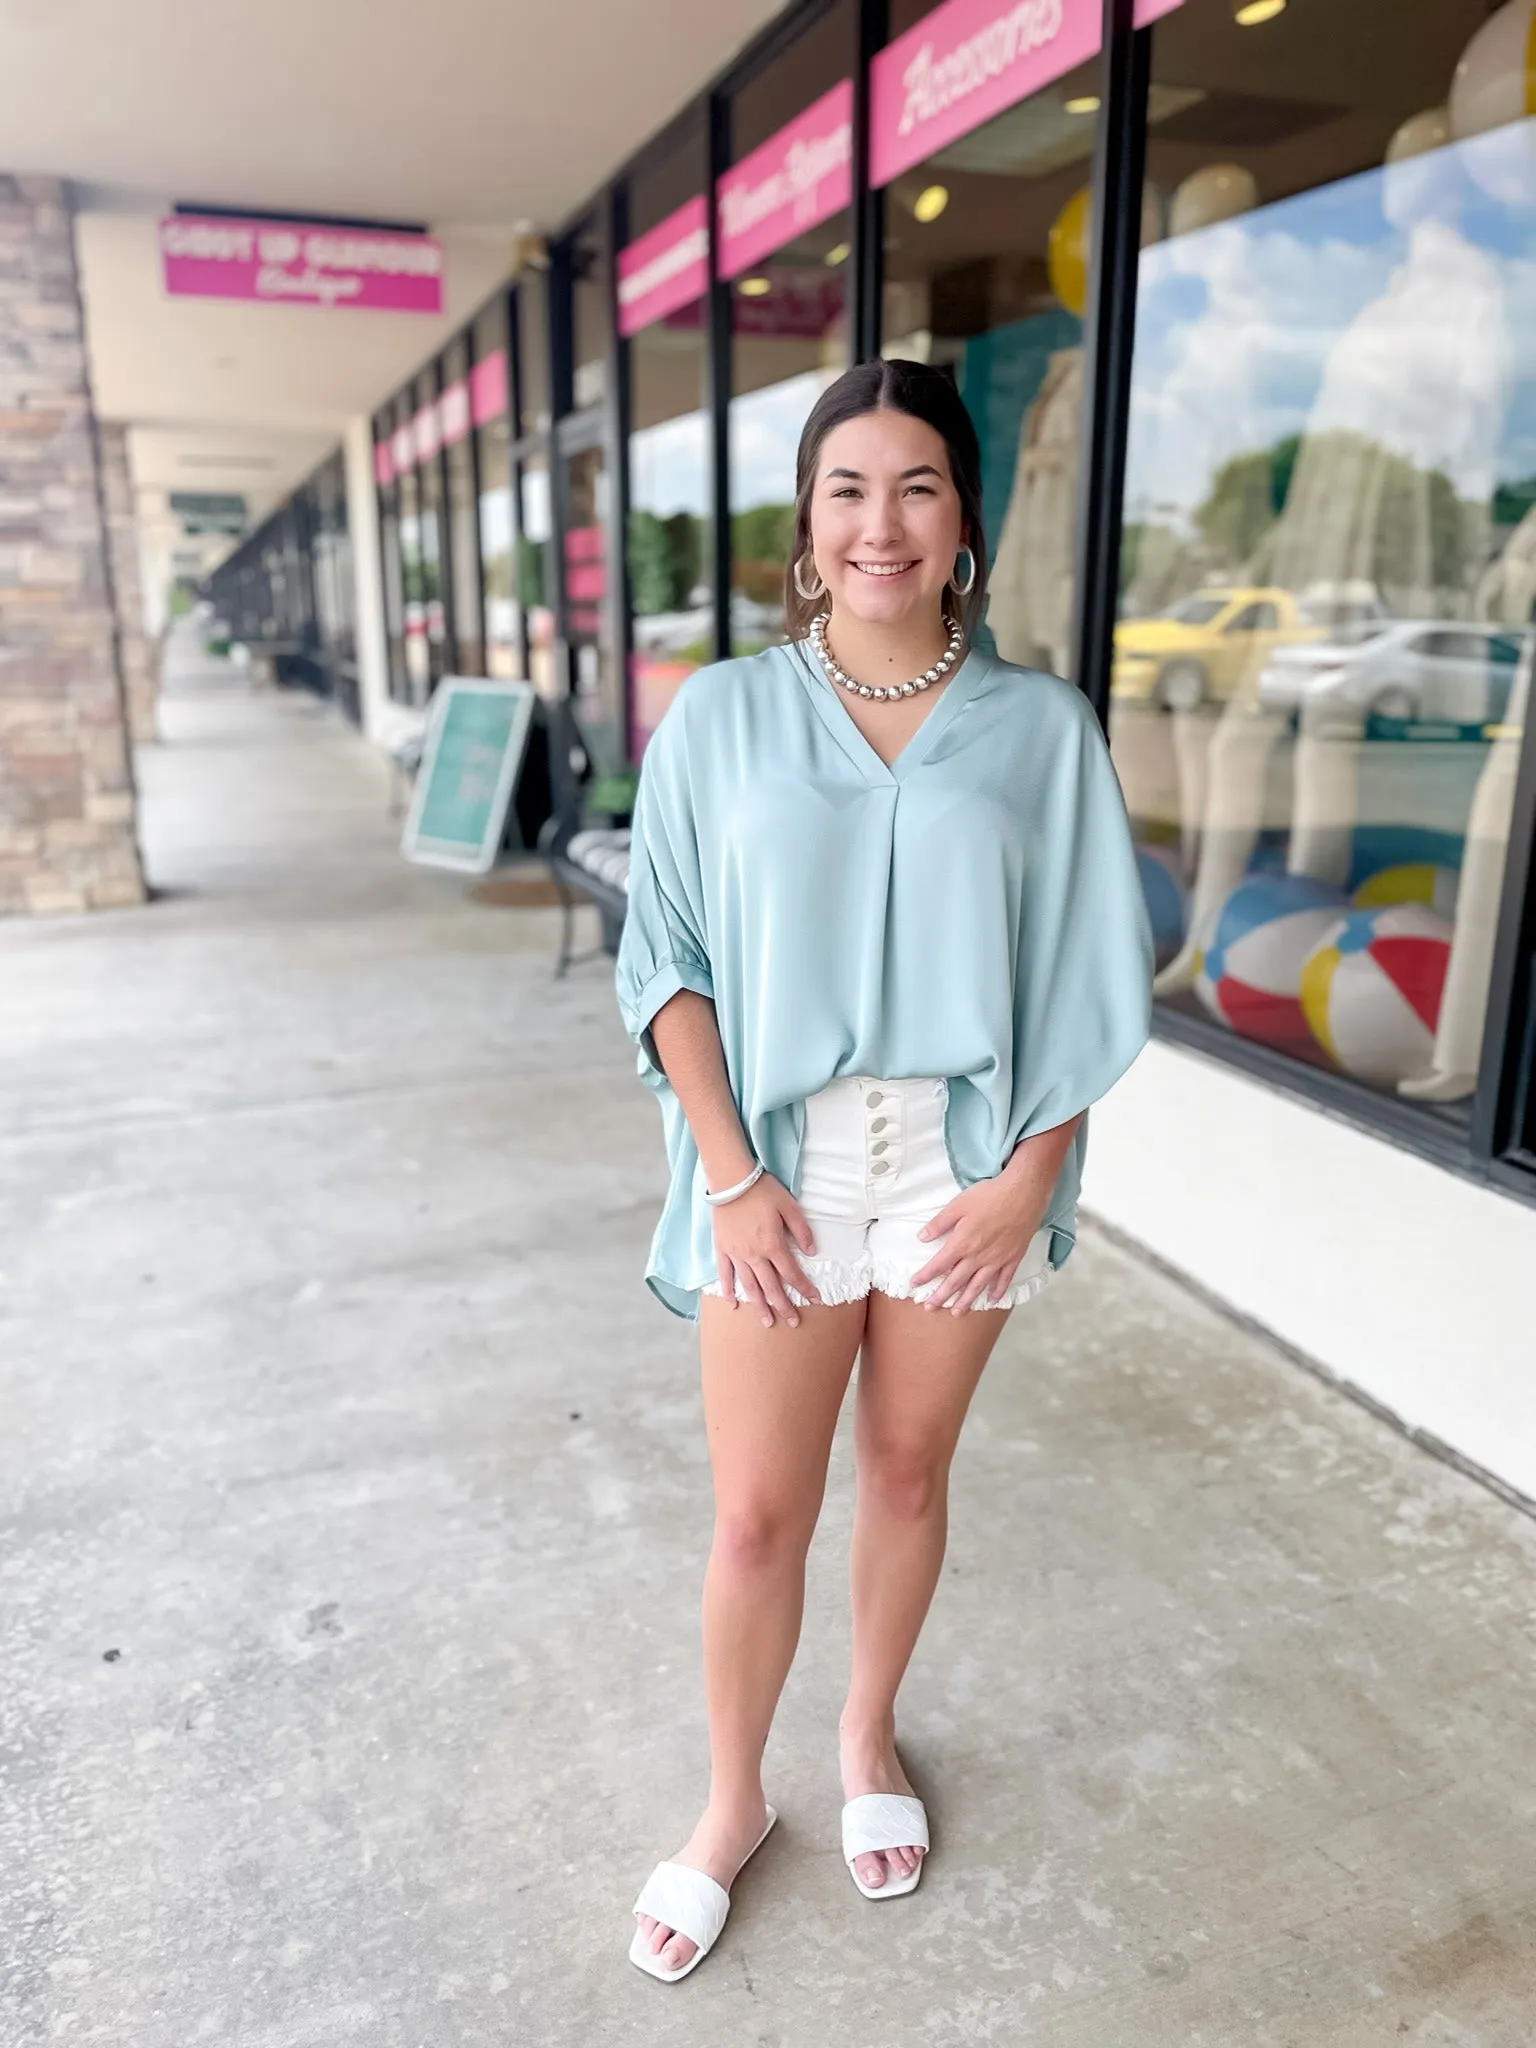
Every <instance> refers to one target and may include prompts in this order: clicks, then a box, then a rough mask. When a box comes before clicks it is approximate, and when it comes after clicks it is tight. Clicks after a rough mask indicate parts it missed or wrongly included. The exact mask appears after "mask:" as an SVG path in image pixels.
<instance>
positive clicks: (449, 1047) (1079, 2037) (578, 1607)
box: [0, 642, 1536, 2048]
mask: <svg viewBox="0 0 1536 2048" xmlns="http://www.w3.org/2000/svg"><path fill="white" fill-rule="evenodd" d="M162 708H163V724H164V731H165V735H166V737H165V740H164V742H163V744H161V745H159V746H157V747H153V748H149V749H146V750H145V751H144V752H143V753H142V754H141V757H140V763H139V774H140V781H141V788H142V796H143V816H144V824H145V842H146V843H145V851H146V858H147V865H148V869H149V873H150V876H151V879H152V881H153V883H154V884H155V885H156V886H157V888H158V889H160V890H161V891H162V892H164V893H163V894H162V896H161V898H160V900H158V901H156V902H155V903H153V904H151V905H150V906H148V907H146V908H144V909H142V910H133V911H120V912H107V913H102V914H99V915H96V916H92V917H88V918H60V919H52V920H50V919H43V920H38V921H35V922H30V923H21V922H16V923H11V924H7V925H4V926H0V1071H3V1073H4V1075H5V1084H4V1089H3V1096H0V1404H3V1413H4V1417H5V1427H4V1430H3V1432H0V1514H3V1550H0V1571H3V1575H4V1577H3V1597H0V1672H3V1676H0V2039H3V2040H4V2041H5V2043H6V2044H7V2048H10V2044H16V2048H21V2044H32V2043H34V2042H35V2043H42V2042H55V2041H70V2042H85V2041H109V2042H111V2043H112V2044H114V2048H127V2044H129V2043H131V2044H133V2048H191V2044H194V2043H198V2044H217V2048H236V2044H238V2048H341V2044H344V2043H353V2042H355V2043H358V2044H365V2048H492V2044H494V2048H509V2044H518V2048H522V2044H527V2048H608V2044H610V2043H613V2044H618V2043H625V2044H634V2048H646V2044H652V2043H657V2044H659V2043H662V2042H669V2043H670V2042H677V2041H681V2040H685V2039H686V2040H688V2041H690V2042H697V2043H699V2044H708V2048H717V2044H724V2043H727V2042H740V2043H743V2044H747V2043H750V2044H752V2048H807V2044H810V2043H828V2044H834V2043H835V2044H839V2048H841V2044H844V2043H847V2044H850V2048H852V2044H854V2043H865V2042H875V2041H879V2042H883V2043H887V2044H893V2048H894V2044H908V2043H911V2044H918V2043H922V2044H925V2048H939V2044H950V2043H972V2042H983V2043H984V2042H990V2043H999V2044H1007V2048H1016V2044H1021V2043H1049V2044H1052V2048H1192V2044H1212V2048H1282V2044H1304V2048H1357V2044H1358V2048H1366V2044H1377V2043H1380V2044H1386V2043H1397V2042H1410V2043H1434V2044H1445V2048H1451V2044H1455V2048H1528V2044H1529V2043H1530V2041H1531V2039H1532V2035H1533V2023H1532V2019H1531V2015H1532V2013H1533V2012H1536V1888H1533V1882H1532V1874H1531V1873H1532V1868H1533V1864H1532V1856H1531V1842H1532V1838H1533V1830H1536V1732H1533V1731H1536V1723H1533V1717H1532V1713H1531V1700H1532V1697H1533V1681H1536V1641H1533V1636H1532V1632H1531V1628H1530V1619H1531V1605H1532V1584H1533V1567H1536V1527H1533V1525H1532V1524H1531V1523H1530V1522H1529V1521H1528V1520H1527V1519H1525V1518H1524V1517H1522V1516H1521V1515H1520V1514H1519V1513H1517V1512H1516V1511H1515V1510H1513V1509H1511V1508H1509V1507H1506V1506H1505V1505H1504V1504H1502V1503H1501V1502H1500V1501H1498V1500H1496V1499H1494V1498H1493V1497H1492V1496H1491V1495H1489V1494H1488V1493H1486V1492H1485V1491H1483V1490H1481V1489H1480V1488H1479V1487H1478V1486H1477V1485H1475V1484H1473V1483H1472V1482H1470V1481H1468V1480H1466V1479H1464V1478H1462V1477H1461V1476H1460V1475H1458V1474H1457V1473H1456V1472H1454V1471H1451V1470H1449V1469H1447V1468H1446V1467H1444V1466H1442V1465H1440V1464H1438V1463H1436V1462H1434V1461H1433V1460H1431V1459H1430V1458H1428V1457H1427V1456H1425V1455H1423V1454H1422V1453H1421V1452H1419V1451H1418V1450H1416V1449H1415V1448H1413V1447H1412V1446H1411V1445H1409V1444H1407V1443H1406V1442H1404V1441H1403V1440H1402V1439H1401V1438H1399V1437H1398V1436H1396V1435H1395V1434H1393V1433H1392V1432H1391V1431H1390V1430H1389V1429H1388V1428H1387V1427H1385V1426H1384V1425H1383V1424H1381V1423H1379V1422H1378V1421H1377V1420H1375V1419H1374V1418H1373V1417H1371V1416H1370V1415H1368V1414H1366V1413H1364V1412H1362V1411H1361V1410H1360V1409H1358V1408H1356V1407H1354V1406H1352V1405H1351V1404H1349V1403H1348V1402H1346V1401H1345V1400H1343V1399H1341V1398H1339V1397H1337V1396H1335V1395H1334V1394H1332V1393H1331V1392H1329V1391H1328V1390H1327V1389H1325V1388H1323V1387H1322V1386H1320V1385H1319V1384H1318V1383H1317V1382H1315V1381H1314V1380H1313V1379H1311V1378H1310V1377H1308V1376H1307V1375H1306V1374H1305V1373H1303V1372H1301V1371H1300V1370H1299V1369H1297V1368H1296V1367H1295V1366H1294V1365H1292V1364H1290V1363H1289V1362H1287V1361H1286V1360H1285V1359H1283V1358H1281V1357H1280V1356H1279V1355H1277V1354H1276V1353H1274V1352H1273V1351H1271V1350H1270V1349H1269V1348H1267V1347H1266V1345H1265V1344H1264V1343H1262V1342H1260V1341H1258V1340H1257V1339H1255V1338H1254V1337H1252V1336H1250V1335H1248V1334H1245V1333H1244V1332H1242V1331H1240V1330H1238V1329H1236V1328H1234V1327H1233V1326H1231V1325H1230V1324H1228V1323H1226V1322H1225V1321H1223V1320H1222V1319H1220V1318H1219V1317H1218V1316H1216V1315H1215V1314H1214V1313H1212V1312H1211V1311H1210V1310H1209V1309H1208V1308H1206V1307H1205V1306H1203V1305H1202V1304H1200V1303H1199V1302H1197V1301H1195V1300H1194V1299H1192V1298H1191V1297H1189V1296H1187V1295H1186V1294H1185V1293H1183V1292H1182V1291H1181V1290H1180V1289H1179V1288H1178V1287H1177V1286H1176V1285H1174V1284H1173V1283H1171V1282H1170V1281H1169V1280H1167V1279H1166V1278H1164V1277H1162V1276H1161V1275H1159V1274H1158V1273H1156V1272H1153V1271H1151V1270H1148V1269H1145V1268H1143V1267H1142V1266H1141V1265H1140V1264H1139V1263H1137V1262H1136V1261H1134V1260H1133V1259H1132V1258H1130V1257H1128V1256H1127V1255H1126V1254H1125V1253H1124V1252H1122V1251H1121V1250H1118V1249H1116V1248H1115V1247H1114V1246H1112V1245H1110V1244H1109V1243H1107V1242H1105V1241H1103V1240H1102V1239H1097V1238H1095V1237H1094V1236H1093V1235H1092V1234H1091V1233H1090V1234H1089V1236H1088V1237H1087V1238H1086V1240H1085V1242H1084V1244H1083V1247H1082V1249H1081V1252H1080V1255H1079V1256H1078V1257H1077V1258H1076V1259H1075V1260H1074V1261H1073V1264H1072V1267H1071V1269H1070V1271H1069V1274H1068V1275H1066V1276H1064V1278H1063V1280H1062V1282H1061V1284H1060V1285H1059V1286H1058V1287H1056V1288H1055V1289H1053V1290H1050V1291H1049V1292H1048V1293H1047V1294H1046V1295H1045V1296H1044V1297H1042V1299H1041V1300H1040V1301H1039V1302H1038V1303H1037V1304H1035V1305H1034V1306H1033V1307H1032V1308H1031V1309H1029V1310H1028V1311H1027V1312H1024V1313H1021V1314H1020V1315H1018V1316H1016V1317H1015V1318H1014V1320H1013V1323H1012V1325H1011V1326H1010V1328H1009V1329H1008V1331H1007V1332H1006V1333H1005V1336H1004V1339H1003V1341H1002V1344H1001V1345H1000V1347H999V1350H998V1353H997V1354H996V1356H995V1359H994V1362H993V1363H992V1365H991V1366H990V1368H989V1370H988V1373H987V1376H986V1379H985V1380H984V1382H983V1385H982V1388H981V1390H980V1393H979V1395H978V1397H977V1400H976V1403H975V1406H974V1409H973V1411H972V1414H971V1417H970V1419H969V1421H968V1424H967V1429H966V1433H965V1436H964V1439H963V1441H962V1445H961V1451H960V1456H959V1459H958V1461H957V1467H956V1475H955V1490H954V1499H953V1509H952V1531H951V1540H950V1552H949V1559H948V1564H947V1567H946V1572H945V1576H944V1579H943V1583H942V1586H941V1589H940V1593H939V1597H938V1600H937V1602H936V1604H935V1608H934V1612H933V1615H932V1618H931V1621H930V1624H929V1628H928V1632H927V1634H926V1635H925V1637H924V1640H923V1642H922V1644H921V1646H920V1648H919V1652H918V1655H917V1658H916V1660H915V1663H914V1666H913V1669H912V1671H911V1673H910V1675H909V1678H908V1681H907V1685H906V1688H905V1691H904V1694H903V1702H902V1705H903V1716H902V1720H901V1734H902V1740H903V1750H904V1755H905V1757H906V1760H907V1763H908V1766H909V1769H910V1770H911V1772H912V1775H913V1779H914V1782H915V1783H916V1784H917V1786H918V1788H919V1790H920V1791H921V1792H922V1793H923V1795H924V1796H925V1798H926V1799H927V1800H928V1802H929V1809H930V1813H931V1815H932V1818H933V1824H934V1833H935V1849H934V1852H933V1855H932V1858H931V1862H930V1867H929V1869H928V1871H927V1873H926V1875H925V1878H924V1882H923V1884H922V1886H921V1887H920V1888H919V1890H918V1891H917V1892H916V1893H915V1894H914V1895H913V1896H912V1897H911V1898H910V1899H908V1900H906V1901H904V1902H903V1903H901V1904H900V1905H897V1904H895V1903H894V1902H893V1903H892V1905H891V1907H890V1910H889V1911H878V1910H875V1909H873V1908H872V1907H871V1906H869V1905H868V1904H866V1902H865V1901H863V1900H861V1899H860V1898H859V1897H858V1895H857V1893H856V1892H855V1890H854V1888H853V1885H852V1883H851V1882H850V1880H849V1878H848V1875H847V1873H846V1871H845V1869H844V1867H843V1865H842V1863H841V1860H840V1855H839V1849H838V1833H837V1821H838V1807H839V1801H840V1792H839V1786H838V1780H837V1772H836V1761H837V1758H836V1717H837V1712H838V1708H839V1705H840V1703H841V1699H842V1688H843V1683H844V1676H845V1662H844V1656H845V1651H844V1645H845V1638H846V1591H845V1580H844V1555H845V1546H846V1537H847V1531H848V1524H849V1516H850V1506H851V1502H850V1481H851V1469H850V1459H849V1444H848V1438H847V1425H848V1421H849V1419H850V1418H849V1417H848V1416H847V1415H846V1414H845V1417H844V1425H843V1433H842V1434H841V1435H840V1439H839V1443H838V1447H837V1453H836V1456H835V1460H834V1466H833V1473H832V1480H831V1486H830V1491H829V1499H828V1504H827V1509H826V1513H825V1517H824V1521H823V1526H822V1529H821V1531H820V1533H819V1535H818V1539H817V1543H816V1546H815V1549H814V1551H813V1555H812V1561H811V1588H810V1595H809V1600H808V1609H807V1620H806V1627H805V1633H804V1637H803V1640H802V1645H801V1651H800V1657H799V1661H798V1663H797V1666H796V1669H795V1671H794V1673H793V1675H792V1677H791V1680H790V1684H789V1687H788V1690H787V1693H786V1696H785V1699H784V1703H783V1706H782V1709H781V1713H780V1718H779V1723H778V1726H777V1728H776V1730H775V1733H774V1738H773V1741H772V1744H771V1746H770V1751H769V1760H768V1783H769V1790H770V1797H771V1798H773V1799H774V1801H775V1803H776V1804H777V1805H778V1807H779V1809H780V1812H781V1816H782V1818H781V1823H780V1826H779V1827H778V1829H777V1830H776V1831H775V1833H774V1835H773V1837H772V1838H771V1839H770V1841H769V1842H768V1843H767V1844H766V1845H765V1848H764V1850H763V1852H762V1854H761V1855H760V1856H759V1857H758V1858H757V1859H756V1860H755V1862H754V1863H753V1865H752V1866H751V1868H750V1870H749V1871H748V1873H747V1874H746V1875H745V1876H744V1877H743V1879H742V1881H741V1883H740V1885H739V1887H738V1889H737V1893H736V1903H735V1910H734V1912H733V1915H732V1919H731V1922H730V1925H729V1926H728V1928H727V1930H726V1933H725V1935H724V1936H723V1937H722V1941H721V1944H720V1947H719V1949H718V1950H717V1952H716V1954H715V1955H714V1956H712V1957H711V1958H710V1959H709V1960H708V1962H707V1963H706V1964H705V1966H704V1967H703V1968H702V1969H701V1970H700V1971H699V1972H698V1973H697V1974H696V1975H694V1976H692V1977H690V1978H689V1979H688V1980H687V1982H686V1983H685V1984H683V1985H681V1986H679V1987H676V1988H667V1987H663V1986H660V1985H657V1984H655V1983H653V1982H651V1981H650V1980H648V1979H646V1978H644V1977H642V1976H641V1975H640V1973H639V1972H637V1971H636V1970H634V1969H633V1968H632V1967H631V1966H630V1965H629V1964H628V1962H627V1961H626V1960H625V1955H624V1950H625V1946H626V1943H627V1940H628V1933H629V1922H628V1918H627V1915H628V1908H629V1905H630V1902H631V1900H632V1898H633V1896H634V1893H635V1892H636V1890H637V1889H638V1887H639V1885H640V1882H641V1880H642V1879H643V1878H644V1876H645V1875H646V1873H647V1871H648V1870H649V1869H650V1867H651V1864H652V1863H653V1862H654V1861H655V1860H656V1858H657V1857H659V1856H663V1855H669V1854H671V1853H672V1852H673V1851H674V1850H675V1849H676V1847H677V1846H678V1844H679V1843H680V1842H681V1841H682V1840H683V1839H684V1838H685V1837H686V1835H687V1833H688V1831H689V1829H690V1828H691V1827H692V1825H693V1820H694V1818H695V1814H696V1809H697V1807H698V1805H699V1802H700V1800H701V1798H702V1795H703V1791H704V1786H705V1754H704V1730H703V1718H702V1707H701V1701H700V1688H699V1683H698V1670H697V1644H698V1596H699V1577H700V1572H701V1568H702V1564H703V1559H704V1554H705V1551H706V1548H707V1544H708V1540H709V1516H710V1507H709V1485H708V1470H707V1463H706V1456H705V1449H704V1444H703V1439H702V1433H701V1428H700V1420H699V1407H698V1393H697V1384H696V1372H695V1365H694V1354H693V1333H692V1331H691V1330H690V1329H689V1328H688V1327H686V1326H685V1325H683V1324H680V1323H677V1322H674V1321H673V1320H672V1319H671V1318H669V1317H668V1316H666V1315H665V1314H664V1312H663V1311H662V1310H661V1309H660V1308H659V1307H658V1306H657V1305H656V1304H655V1303H654V1302H653V1301H652V1300H651V1299H650V1297H649V1296H648V1294H647V1293H646V1292H645V1290H644V1288H643V1287H642V1285H641V1280H640V1274H641V1270H642V1266H643V1263H644V1256H645V1249H646V1245H647V1242H648V1239H649V1234H650V1229H651V1225H652V1221H653V1218H654V1215H655V1212H656V1205H657V1201H658V1198H659V1194H660V1188H661V1165H662V1161H661V1154H660V1134H659V1127H658V1124H657V1121H656V1114H655V1108H654V1105H653V1103H652V1101H651V1100H650V1098H649V1097H648V1096H647V1095H646V1093H645V1091H643V1090H642V1089H641V1088H640V1087H639V1086H638V1084H637V1082H636V1080H635V1078H634V1072H633V1062H632V1057H631V1053H630V1050H629V1047H628V1044H627V1041H626V1040H625V1038H624V1036H623V1033H622V1030H621V1027H620V1024H619V1020H618V1017H617V1014H616V1012H615V1009H614V1004H613V998H612V988H611V978H610V975H609V972H608V970H607V969H606V968H605V967H604V966H603V965H602V964H595V965H589V966H588V967H585V968H582V969H578V970H577V971H575V972H574V973H573V975H572V976H571V977H570V979H569V980H568V981H566V982H565V983H563V984H557V983H554V982H553V981H552V980H551V978H550V965H551V960H552V954H553V946H554V926H553V920H554V917H555V913H554V912H552V911H547V910H505V909H490V908H485V907H482V906H480V905H477V904H475V903H474V902H472V901H470V900H469V899H468V897H467V895H466V893H465V890H464V887H463V885H462V883H461V882H459V881H456V880H451V879H446V878H443V877H440V876H435V875H430V874H424V873H420V872H414V871H412V870H410V869H408V868H406V867H405V866H404V865H403V864H402V863H401V862H400V861H399V860H398V858H397V856H396V854H395V852H394V842H395V837H396V827H395V825H394V824H393V823H392V822H391V820H390V819H389V817H388V815H387V805H388V789H387V778H386V775H385V772H384V771H383V769H382V768H381V766H380V764H379V761H378V759H377V757H376V756H375V755H374V754H373V753H372V752H370V751H369V750H368V749H367V748H366V747H365V746H364V745H363V743H362V742H361V741H359V740H358V739H357V738H355V737H354V736H353V735H352V734H351V733H350V732H349V731H347V730H346V729H344V728H343V727H342V726H341V725H339V724H338V723H336V722H335V721H333V719H332V718H331V717H330V716H329V715H328V714H327V713H326V712H324V711H323V710H321V709H320V708H318V707H317V706H315V705H314V704H313V703H311V702H310V701H309V700H307V699H305V698H302V697H294V696H289V695H286V694H275V693H270V692H269V693H260V692H253V691H251V690H250V689H249V688H248V687H247V685H246V684H245V682H244V681H243V680H242V679H241V678H239V677H238V676H237V675H236V674H235V673H234V672H233V671H230V670H228V669H227V668H225V667H223V666H222V665H220V666H217V667H209V666H207V665H206V664H201V663H200V662H199V661H198V659H197V657H196V655H195V653H194V652H193V650H192V648H191V645H190V643H185V642H184V643H182V646H181V649H180V652H179V655H178V661H177V664H176V666H175V670H174V673H173V677H172V682H171V688H170V693H169V695H168V697H167V699H166V701H165V703H164V705H163V707H162ZM1090 1185H1091V1183H1090Z"/></svg>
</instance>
